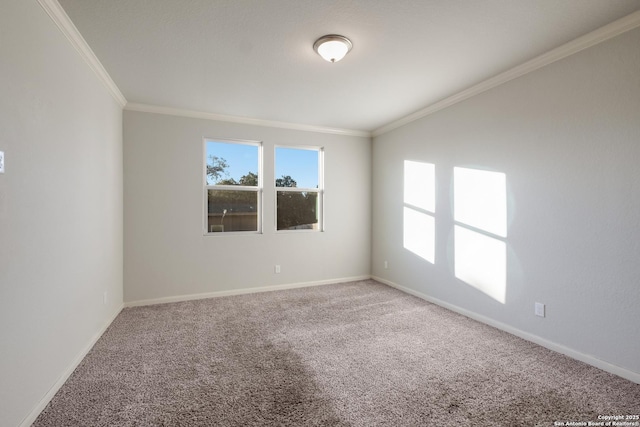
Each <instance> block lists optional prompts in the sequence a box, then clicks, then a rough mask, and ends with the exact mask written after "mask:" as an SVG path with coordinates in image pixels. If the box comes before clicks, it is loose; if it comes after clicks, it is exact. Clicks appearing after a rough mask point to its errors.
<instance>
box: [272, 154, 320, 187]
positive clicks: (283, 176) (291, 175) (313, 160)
mask: <svg viewBox="0 0 640 427" xmlns="http://www.w3.org/2000/svg"><path fill="white" fill-rule="evenodd" d="M318 153H319V151H318V150H303V149H299V148H282V147H276V187H298V188H318V184H319V174H318Z"/></svg>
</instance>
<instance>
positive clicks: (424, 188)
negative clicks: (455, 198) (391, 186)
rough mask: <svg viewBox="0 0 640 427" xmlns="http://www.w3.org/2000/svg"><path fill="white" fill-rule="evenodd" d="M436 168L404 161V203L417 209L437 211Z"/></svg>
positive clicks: (428, 164) (426, 164)
mask: <svg viewBox="0 0 640 427" xmlns="http://www.w3.org/2000/svg"><path fill="white" fill-rule="evenodd" d="M435 184H436V166H435V165H434V164H431V163H421V162H412V161H411V160H405V161H404V202H405V203H406V204H409V205H413V206H415V207H417V208H420V209H424V210H425V211H429V212H432V213H435V211H436V185H435Z"/></svg>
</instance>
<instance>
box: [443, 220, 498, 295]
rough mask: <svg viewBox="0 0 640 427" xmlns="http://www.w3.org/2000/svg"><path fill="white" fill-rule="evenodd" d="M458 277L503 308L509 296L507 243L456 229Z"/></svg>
mask: <svg viewBox="0 0 640 427" xmlns="http://www.w3.org/2000/svg"><path fill="white" fill-rule="evenodd" d="M454 233H455V248H456V250H455V275H456V277H457V278H458V279H460V280H462V281H463V282H466V283H468V284H470V285H471V286H473V287H474V288H476V289H478V290H479V291H481V292H484V293H485V294H487V295H488V296H490V297H491V298H493V299H495V300H496V301H498V302H501V303H502V304H504V303H505V302H506V292H507V245H506V243H505V242H503V241H501V240H498V239H494V238H493V237H488V236H485V235H484V234H480V233H478V232H475V231H471V230H468V229H466V228H464V227H461V226H459V225H456V226H455V231H454Z"/></svg>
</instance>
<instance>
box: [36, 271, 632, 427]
mask: <svg viewBox="0 0 640 427" xmlns="http://www.w3.org/2000/svg"><path fill="white" fill-rule="evenodd" d="M638 413H640V385H638V384H635V383H632V382H629V381H627V380H624V379H621V378H619V377H616V376H614V375H611V374H608V373H606V372H603V371H600V370H598V369H596V368H593V367H590V366H588V365H585V364H583V363H580V362H576V361H574V360H571V359H569V358H567V357H565V356H562V355H560V354H557V353H553V352H551V351H549V350H546V349H544V348H542V347H540V346H537V345H535V344H532V343H529V342H527V341H524V340H522V339H519V338H517V337H514V336H512V335H509V334H507V333H505V332H501V331H499V330H497V329H494V328H491V327H489V326H486V325H483V324H481V323H478V322H475V321H473V320H470V319H468V318H466V317H464V316H461V315H458V314H456V313H453V312H451V311H448V310H446V309H443V308H441V307H438V306H435V305H433V304H430V303H427V302H425V301H423V300H421V299H418V298H415V297H412V296H410V295H406V294H404V293H402V292H400V291H397V290H395V289H392V288H389V287H387V286H385V285H381V284H379V283H376V282H374V281H362V282H353V283H346V284H336V285H328V286H318V287H311V288H304V289H294V290H287V291H276V292H265V293H257V294H251V295H241V296H232V297H223V298H213V299H207V300H198V301H189V302H180V303H172V304H163V305H155V306H146V307H137V308H129V309H125V310H124V311H123V312H122V313H121V314H120V315H119V316H118V317H117V318H116V320H115V321H114V322H113V324H112V325H111V326H110V327H109V329H108V330H107V331H106V332H105V334H104V335H103V336H102V338H101V339H100V340H99V341H98V343H97V344H96V345H95V347H94V348H93V349H92V350H91V352H90V353H89V354H88V355H87V357H86V358H85V359H84V361H83V362H82V363H81V364H80V366H79V367H78V369H77V370H76V371H75V372H74V373H73V375H72V376H71V377H70V378H69V380H68V381H67V383H66V384H65V385H64V386H63V387H62V388H61V389H60V391H59V392H58V394H56V396H55V397H54V398H53V400H52V401H51V403H50V404H49V405H48V406H47V407H46V408H45V410H44V411H43V412H42V414H41V415H40V417H39V418H38V419H37V420H36V422H35V423H34V426H56V427H62V426H264V425H267V426H269V425H273V426H456V427H459V426H553V425H554V422H557V421H558V422H585V425H586V423H587V422H588V421H591V422H594V421H598V415H634V414H638ZM556 425H557V424H556Z"/></svg>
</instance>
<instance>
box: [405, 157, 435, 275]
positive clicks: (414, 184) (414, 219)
mask: <svg viewBox="0 0 640 427" xmlns="http://www.w3.org/2000/svg"><path fill="white" fill-rule="evenodd" d="M435 194H436V173H435V165H434V164H432V163H421V162H413V161H411V160H405V161H404V215H403V245H404V248H405V249H407V250H408V251H411V252H413V253H414V254H416V255H418V256H419V257H420V258H422V259H424V260H425V261H429V262H430V263H431V264H434V263H435V246H436V225H435V218H434V214H435V212H436V195H435Z"/></svg>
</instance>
